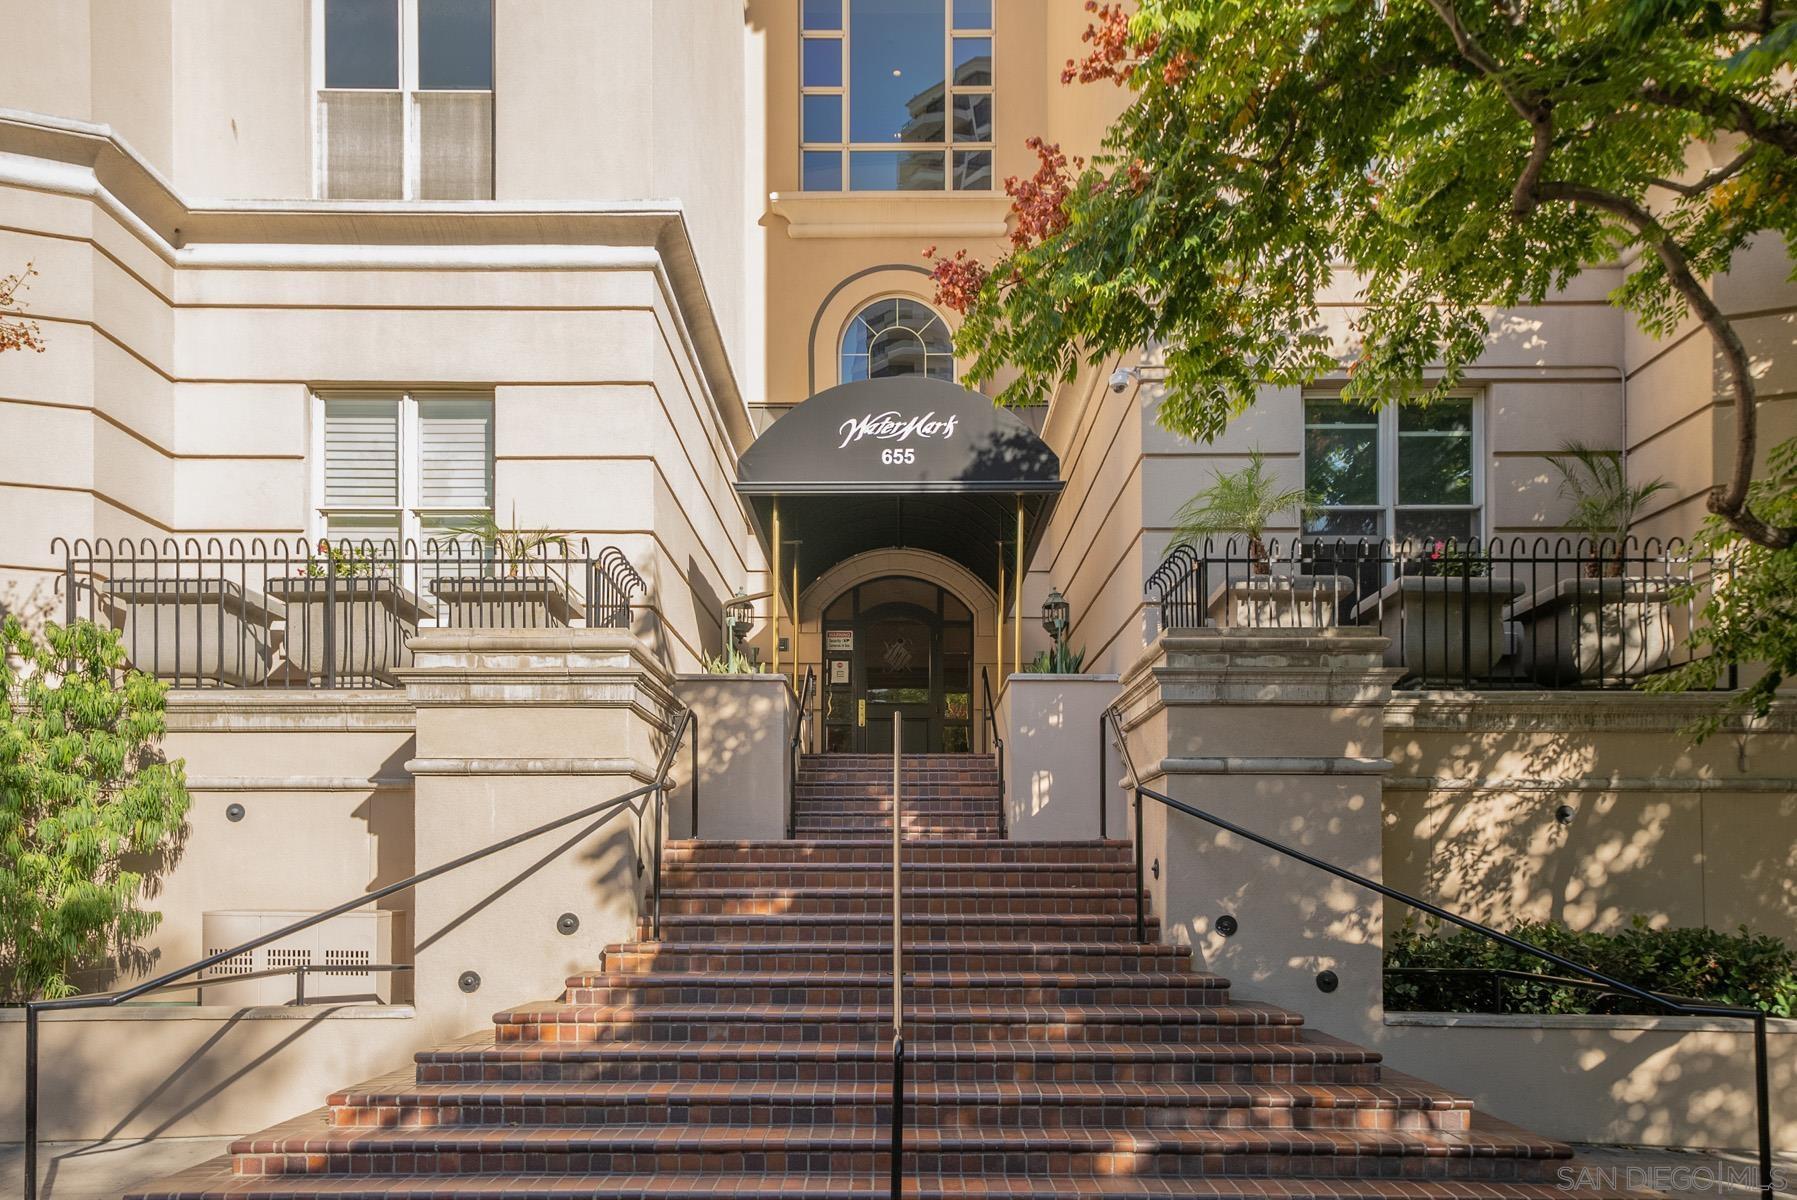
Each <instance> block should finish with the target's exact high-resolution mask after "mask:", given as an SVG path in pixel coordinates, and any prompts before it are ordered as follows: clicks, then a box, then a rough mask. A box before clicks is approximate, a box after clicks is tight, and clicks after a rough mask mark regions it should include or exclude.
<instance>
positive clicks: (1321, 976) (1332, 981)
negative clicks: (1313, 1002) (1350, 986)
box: [1317, 971, 1342, 992]
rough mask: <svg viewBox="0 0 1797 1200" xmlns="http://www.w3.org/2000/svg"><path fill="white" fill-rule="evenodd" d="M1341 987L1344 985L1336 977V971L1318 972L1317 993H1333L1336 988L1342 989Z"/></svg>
mask: <svg viewBox="0 0 1797 1200" xmlns="http://www.w3.org/2000/svg"><path fill="white" fill-rule="evenodd" d="M1341 985H1342V981H1341V979H1340V978H1339V977H1338V976H1337V975H1336V973H1335V972H1334V971H1318V972H1317V991H1319V992H1333V991H1334V990H1335V989H1336V988H1338V987H1340V986H1341Z"/></svg>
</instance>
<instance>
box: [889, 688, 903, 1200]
mask: <svg viewBox="0 0 1797 1200" xmlns="http://www.w3.org/2000/svg"><path fill="white" fill-rule="evenodd" d="M904 748H905V717H904V714H902V713H897V712H895V713H893V714H892V1149H891V1154H892V1200H900V1195H901V1193H902V1192H903V1190H904V1178H905V908H904V895H905V888H904V878H903V876H904V855H903V849H904V844H905V834H904V822H903V817H904V813H903V812H902V811H901V810H900V795H899V776H900V773H901V766H902V763H903V755H904Z"/></svg>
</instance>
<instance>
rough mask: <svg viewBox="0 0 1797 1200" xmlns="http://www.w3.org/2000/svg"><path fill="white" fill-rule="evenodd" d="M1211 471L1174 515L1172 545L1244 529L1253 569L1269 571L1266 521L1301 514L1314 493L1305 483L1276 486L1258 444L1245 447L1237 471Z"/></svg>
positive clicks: (1276, 481)
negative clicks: (1210, 477) (1243, 460)
mask: <svg viewBox="0 0 1797 1200" xmlns="http://www.w3.org/2000/svg"><path fill="white" fill-rule="evenodd" d="M1212 475H1213V477H1214V478H1213V481H1212V483H1211V485H1210V486H1209V487H1207V488H1205V489H1204V490H1202V491H1200V492H1199V493H1198V494H1197V495H1195V496H1193V497H1192V498H1191V499H1190V500H1187V501H1186V502H1185V504H1184V505H1182V506H1181V507H1180V509H1179V511H1178V512H1177V513H1175V514H1174V515H1173V524H1174V529H1173V544H1174V545H1176V546H1177V545H1181V544H1190V543H1196V542H1198V541H1199V540H1201V539H1203V538H1206V537H1210V536H1211V535H1213V534H1219V533H1240V534H1246V535H1247V538H1248V554H1249V557H1250V558H1251V559H1252V560H1253V563H1254V573H1255V574H1256V575H1265V574H1267V573H1268V571H1269V569H1270V568H1269V566H1268V561H1267V544H1266V531H1267V526H1268V525H1271V524H1272V523H1273V519H1274V518H1275V517H1277V516H1279V514H1281V513H1285V512H1294V511H1295V512H1299V513H1302V512H1303V511H1304V510H1305V509H1307V508H1309V507H1311V505H1312V504H1313V503H1314V499H1313V497H1312V496H1311V494H1310V492H1308V491H1306V490H1305V489H1304V488H1288V487H1282V486H1280V483H1279V481H1278V480H1277V479H1275V478H1274V477H1273V475H1272V473H1271V472H1269V471H1268V470H1267V463H1266V456H1265V455H1263V454H1262V453H1261V452H1260V451H1259V450H1258V449H1255V450H1250V451H1249V452H1248V465H1247V466H1245V467H1243V468H1242V469H1241V470H1239V471H1230V472H1229V473H1227V474H1225V473H1224V472H1222V471H1213V472H1212Z"/></svg>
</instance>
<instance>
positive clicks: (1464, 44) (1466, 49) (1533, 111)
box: [1429, 0, 1546, 126]
mask: <svg viewBox="0 0 1797 1200" xmlns="http://www.w3.org/2000/svg"><path fill="white" fill-rule="evenodd" d="M1429 7H1430V8H1432V9H1434V10H1435V15H1436V16H1437V17H1439V18H1441V23H1442V24H1443V25H1446V26H1447V27H1448V33H1449V34H1450V35H1451V36H1452V37H1453V39H1454V45H1455V46H1456V47H1457V48H1458V49H1459V50H1460V56H1461V57H1462V58H1464V59H1466V61H1467V62H1469V63H1471V64H1472V65H1473V66H1475V67H1477V68H1478V69H1479V71H1480V72H1481V73H1482V74H1484V75H1485V76H1486V77H1487V78H1489V79H1490V80H1491V81H1492V82H1493V83H1495V84H1497V86H1498V90H1499V91H1501V92H1502V93H1503V94H1504V99H1506V100H1508V101H1509V102H1510V107H1511V108H1513V109H1515V110H1516V115H1517V116H1519V117H1521V118H1522V119H1523V120H1525V121H1527V122H1528V123H1529V124H1530V125H1531V126H1533V125H1535V124H1536V123H1537V122H1538V121H1539V120H1542V119H1544V117H1545V115H1546V114H1545V113H1544V111H1543V109H1544V107H1545V106H1544V104H1543V102H1542V100H1541V99H1540V98H1539V97H1536V96H1529V95H1525V94H1524V93H1522V92H1520V91H1518V90H1517V89H1516V88H1515V87H1513V86H1512V85H1511V83H1510V80H1509V79H1508V78H1507V77H1506V76H1505V75H1504V68H1503V64H1501V63H1499V62H1498V60H1497V59H1495V58H1493V57H1492V55H1491V52H1490V51H1489V50H1487V49H1485V47H1484V45H1483V44H1482V43H1480V41H1479V39H1478V38H1476V37H1474V36H1473V33H1472V31H1471V30H1469V29H1468V28H1467V27H1466V25H1465V24H1464V23H1463V22H1462V21H1461V20H1460V13H1459V10H1457V9H1456V8H1455V7H1454V0H1429Z"/></svg>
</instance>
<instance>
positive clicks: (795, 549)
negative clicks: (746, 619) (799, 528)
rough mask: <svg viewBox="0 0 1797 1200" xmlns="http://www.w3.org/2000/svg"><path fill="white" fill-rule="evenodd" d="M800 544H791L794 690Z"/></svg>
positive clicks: (795, 683) (794, 683)
mask: <svg viewBox="0 0 1797 1200" xmlns="http://www.w3.org/2000/svg"><path fill="white" fill-rule="evenodd" d="M802 545H804V543H803V542H794V543H793V544H792V686H793V690H794V691H795V692H796V691H797V690H798V686H799V547H800V546H802ZM774 640H775V643H776V644H778V642H779V636H778V635H775V639H774ZM801 715H803V714H801Z"/></svg>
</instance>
